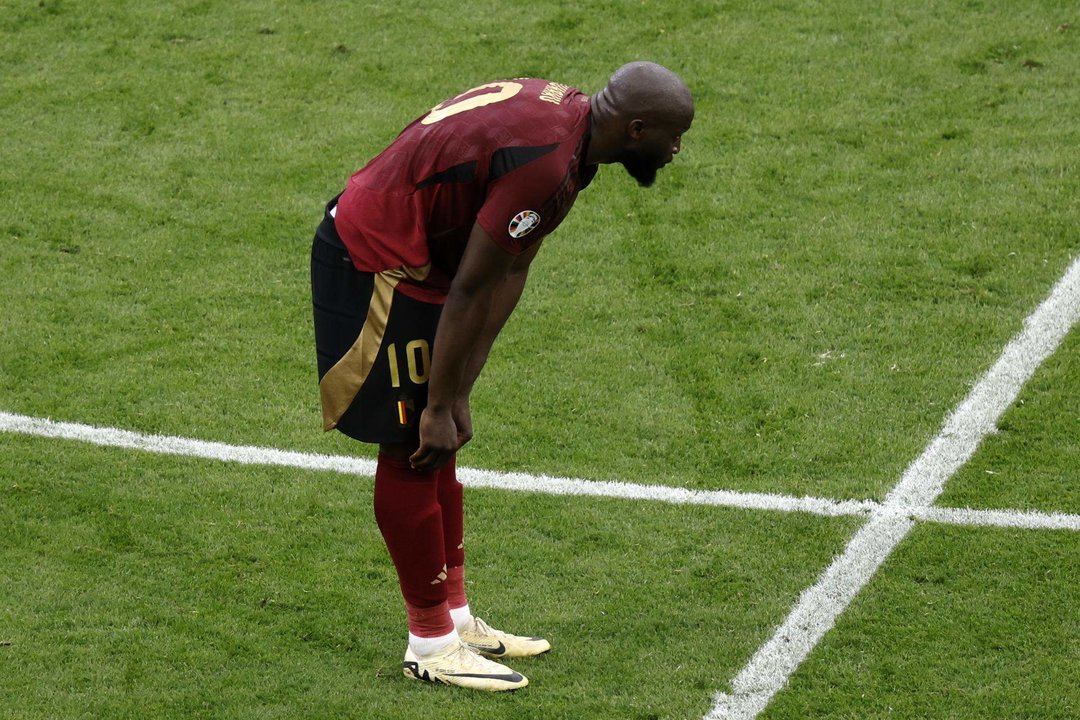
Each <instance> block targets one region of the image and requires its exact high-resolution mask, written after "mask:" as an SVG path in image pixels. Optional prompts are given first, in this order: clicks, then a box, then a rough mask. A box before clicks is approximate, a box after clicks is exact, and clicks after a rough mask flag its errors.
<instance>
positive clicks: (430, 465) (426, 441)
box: [409, 408, 458, 471]
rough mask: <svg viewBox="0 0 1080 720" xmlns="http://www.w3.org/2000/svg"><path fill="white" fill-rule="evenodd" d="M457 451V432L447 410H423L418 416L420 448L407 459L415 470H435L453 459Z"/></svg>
mask: <svg viewBox="0 0 1080 720" xmlns="http://www.w3.org/2000/svg"><path fill="white" fill-rule="evenodd" d="M457 449H458V431H457V425H455V424H454V418H453V415H452V414H451V412H450V411H449V410H447V411H443V412H433V411H432V410H431V408H425V410H424V412H423V413H421V415H420V447H419V448H417V449H416V452H414V453H413V454H412V456H411V457H410V458H409V462H410V463H412V466H413V467H414V468H416V469H417V470H423V471H428V470H435V469H437V468H439V467H441V466H443V465H445V464H446V463H447V462H449V461H450V458H452V457H454V453H455V452H457Z"/></svg>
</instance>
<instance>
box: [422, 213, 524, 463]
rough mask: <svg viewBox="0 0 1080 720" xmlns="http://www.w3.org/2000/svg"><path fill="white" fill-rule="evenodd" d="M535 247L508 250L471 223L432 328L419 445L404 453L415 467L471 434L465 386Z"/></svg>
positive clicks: (444, 455)
mask: <svg viewBox="0 0 1080 720" xmlns="http://www.w3.org/2000/svg"><path fill="white" fill-rule="evenodd" d="M537 249H538V246H534V247H533V248H530V250H529V251H527V252H525V253H523V254H522V255H519V256H514V255H511V254H510V253H508V252H506V251H505V250H503V249H502V248H501V247H499V246H498V245H497V244H496V243H495V241H494V240H493V239H492V238H491V236H490V235H488V233H487V231H485V230H484V229H483V228H482V227H480V225H479V224H477V225H474V226H473V229H472V232H471V233H470V235H469V241H468V244H467V245H466V247H465V254H464V256H463V257H462V259H461V264H460V265H459V266H458V270H457V273H456V274H455V276H454V280H453V282H452V283H451V285H450V293H449V295H448V296H447V298H446V304H445V305H444V306H443V311H442V316H441V318H440V319H439V327H438V330H437V331H436V333H435V351H434V354H433V356H432V359H431V374H430V376H429V379H428V404H427V408H426V409H425V410H424V412H423V414H422V415H421V416H420V447H419V448H418V449H417V450H416V452H415V453H413V454H412V456H411V457H410V458H409V460H410V461H411V462H412V464H413V467H415V468H417V469H418V470H433V469H435V468H437V467H439V466H441V465H443V464H445V463H446V462H447V461H449V460H450V458H451V457H453V455H454V453H455V452H457V449H458V448H459V447H461V445H463V444H464V443H465V442H467V441H468V440H469V438H471V437H472V427H471V425H472V422H471V420H470V418H469V410H468V394H469V391H470V390H471V388H472V384H473V382H474V381H475V380H476V378H477V376H478V375H479V374H480V370H481V368H482V367H483V365H484V362H485V361H486V360H487V355H488V352H489V350H490V349H491V344H492V343H493V342H494V340H495V336H496V335H498V333H499V331H500V330H501V329H502V326H503V324H504V323H505V322H506V319H507V318H508V317H509V316H510V313H511V312H512V311H513V309H514V307H515V306H516V304H517V300H518V298H519V297H520V296H521V290H522V288H523V287H524V285H525V278H526V276H527V272H528V266H529V263H530V262H532V258H533V257H535V255H536V250H537ZM459 424H460V426H461V427H459Z"/></svg>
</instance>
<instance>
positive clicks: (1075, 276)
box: [705, 258, 1080, 720]
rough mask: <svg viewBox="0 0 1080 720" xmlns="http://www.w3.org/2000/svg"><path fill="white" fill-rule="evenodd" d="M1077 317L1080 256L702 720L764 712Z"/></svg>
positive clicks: (743, 718) (733, 719) (741, 718)
mask: <svg viewBox="0 0 1080 720" xmlns="http://www.w3.org/2000/svg"><path fill="white" fill-rule="evenodd" d="M1078 319H1080V258H1077V259H1076V260H1074V261H1073V263H1072V264H1071V265H1070V266H1069V268H1068V270H1066V272H1065V274H1064V276H1063V277H1062V278H1061V280H1059V281H1058V283H1057V284H1056V285H1055V286H1054V288H1053V289H1052V290H1051V291H1050V295H1049V297H1047V298H1046V300H1044V301H1043V302H1042V304H1040V305H1039V307H1037V308H1036V309H1035V311H1034V312H1033V313H1032V314H1031V315H1030V316H1028V318H1027V319H1026V320H1025V321H1024V327H1023V329H1022V330H1021V331H1020V333H1019V334H1018V335H1017V336H1016V337H1015V338H1013V339H1012V340H1011V341H1010V342H1009V344H1008V345H1006V346H1005V350H1004V351H1003V352H1002V354H1001V357H1000V358H998V361H997V362H996V363H995V364H994V366H993V367H991V368H990V370H989V371H987V373H986V374H985V375H983V377H982V378H981V379H980V380H979V381H978V382H977V383H976V384H975V386H974V387H973V388H972V390H971V392H970V393H969V394H968V396H967V398H965V399H964V401H963V402H961V403H960V405H959V406H958V407H957V409H956V410H955V411H954V412H953V413H952V415H950V416H949V417H948V418H947V419H946V421H945V424H944V426H943V427H942V429H941V431H940V432H939V433H938V435H937V437H936V438H934V440H933V441H932V442H931V443H930V445H929V446H927V448H926V449H925V450H924V451H923V453H922V455H920V456H919V457H918V458H917V459H916V460H915V461H914V462H913V463H912V464H911V465H910V466H909V467H908V469H907V471H906V472H905V473H904V475H903V477H902V478H901V479H900V482H899V483H898V484H897V485H896V487H895V488H893V490H892V492H890V493H889V495H888V497H886V499H885V503H884V504H883V505H882V506H880V507H879V508H878V509H875V510H873V511H872V512H871V515H870V519H869V520H868V521H867V522H866V524H865V525H864V526H863V527H862V528H861V529H860V530H859V531H858V532H857V533H855V535H854V537H852V539H851V541H850V542H849V543H848V545H847V547H846V548H845V549H844V551H843V553H841V554H840V555H839V556H837V557H836V558H835V559H834V560H833V562H832V563H831V564H830V565H829V567H828V568H826V569H825V572H823V573H822V574H821V576H820V577H819V578H818V581H817V582H816V583H815V584H814V585H813V586H812V587H810V588H808V589H807V590H806V591H804V592H803V593H802V595H801V596H800V597H799V600H798V602H796V603H795V606H794V607H793V608H792V610H791V613H790V614H789V615H788V617H787V619H786V620H785V621H784V622H783V624H781V625H780V627H778V628H777V629H776V632H775V633H774V634H773V636H772V637H771V638H770V639H769V640H768V641H766V643H765V644H764V645H762V646H761V648H759V649H758V651H757V652H756V653H755V654H754V656H753V657H752V658H751V659H750V662H749V663H748V664H747V665H746V667H744V668H743V669H742V671H741V672H740V673H739V674H738V675H736V676H735V678H734V679H733V680H732V681H731V688H732V692H731V694H726V693H723V692H720V693H717V694H716V696H715V698H714V703H713V707H712V710H711V711H710V712H709V713H708V715H706V716H705V718H706V720H721V719H722V718H723V719H725V720H750V719H751V718H755V717H757V715H758V714H759V713H760V712H761V711H762V710H764V709H765V707H766V706H767V705H768V704H769V702H770V701H771V700H772V698H773V697H774V696H775V695H776V693H777V692H779V691H780V690H781V689H782V688H783V687H784V686H785V685H787V682H788V679H789V678H790V677H791V675H792V673H794V672H795V670H796V668H798V666H799V665H800V664H801V663H802V661H803V660H805V659H806V657H807V656H808V655H809V654H810V652H811V651H812V650H813V648H814V646H815V645H817V643H818V641H819V640H821V638H822V637H824V635H825V633H827V632H828V631H829V630H830V629H831V628H832V627H833V625H835V623H836V619H837V618H838V617H839V616H840V614H841V613H843V612H844V610H846V609H847V607H848V605H850V603H851V601H852V600H853V599H854V598H855V596H856V595H857V594H858V593H859V591H860V590H861V589H862V588H863V587H864V586H865V585H866V584H867V583H868V582H869V581H870V578H871V577H873V575H874V573H875V572H877V569H878V568H879V567H880V566H881V564H882V563H883V562H884V561H885V559H886V558H888V556H889V555H890V554H891V553H892V551H893V550H894V549H896V546H897V545H899V544H900V541H901V540H903V539H904V537H906V536H907V534H908V532H909V531H910V530H911V528H912V526H913V525H914V521H913V519H912V517H911V516H912V515H913V514H918V513H920V512H922V513H926V514H931V515H932V514H933V513H932V512H931V511H930V506H931V505H932V504H933V502H934V501H935V500H936V499H937V497H938V496H939V495H940V494H941V491H942V490H943V489H944V487H945V482H946V481H947V480H948V479H949V478H950V477H951V476H952V475H953V474H954V473H955V472H956V471H957V470H958V469H959V468H960V467H961V466H962V465H963V464H964V463H965V462H967V461H968V459H969V458H970V457H971V456H972V454H974V452H975V450H976V449H977V448H978V446H979V444H980V443H981V442H982V440H983V438H984V437H985V436H986V435H987V434H989V433H991V432H993V431H994V430H995V428H996V426H997V421H998V419H999V418H1000V417H1001V414H1002V413H1004V412H1005V410H1006V409H1007V408H1008V407H1009V406H1010V405H1012V403H1013V402H1014V401H1015V400H1016V396H1017V395H1018V394H1019V392H1020V388H1021V387H1023V385H1024V383H1026V382H1027V381H1028V379H1030V378H1031V376H1032V375H1033V374H1034V373H1035V370H1036V369H1037V368H1038V367H1039V366H1040V365H1041V364H1042V363H1043V361H1045V360H1046V358H1048V357H1049V356H1050V355H1051V354H1052V353H1053V352H1054V350H1056V349H1057V347H1058V345H1060V344H1061V341H1062V340H1063V339H1064V338H1065V335H1066V334H1068V332H1069V330H1070V328H1072V326H1073V325H1075V324H1076V322H1077V320H1078ZM940 517H946V514H945V513H942V514H941V515H940ZM935 519H938V518H935Z"/></svg>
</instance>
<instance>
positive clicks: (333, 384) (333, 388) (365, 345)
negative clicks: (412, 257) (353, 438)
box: [319, 265, 431, 430]
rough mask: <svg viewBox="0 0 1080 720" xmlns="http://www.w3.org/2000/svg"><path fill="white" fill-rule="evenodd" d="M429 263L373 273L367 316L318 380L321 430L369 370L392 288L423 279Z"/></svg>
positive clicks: (338, 413)
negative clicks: (406, 280)
mask: <svg viewBox="0 0 1080 720" xmlns="http://www.w3.org/2000/svg"><path fill="white" fill-rule="evenodd" d="M430 269H431V266H430V265H425V266H424V267H422V268H394V269H392V270H384V271H382V272H380V273H376V274H375V285H374V289H373V290H372V293H371V302H370V303H368V312H367V318H365V320H364V326H363V327H362V328H361V329H360V336H359V337H358V338H356V342H354V343H353V345H352V347H351V348H349V349H348V351H347V352H346V353H345V354H344V355H343V356H342V357H341V359H340V360H338V361H337V363H336V364H335V365H334V366H333V367H332V368H330V369H329V370H327V371H326V374H325V375H323V378H322V380H320V381H319V397H320V398H321V399H322V409H323V430H333V429H334V428H335V427H337V424H338V421H339V420H341V416H342V415H344V414H345V411H346V410H348V409H349V406H350V405H352V401H353V400H354V399H355V398H356V394H357V393H358V392H360V388H361V386H363V384H364V381H365V380H367V377H368V375H369V374H370V373H371V368H372V367H373V366H374V365H375V359H376V358H377V357H378V355H379V348H381V347H382V341H383V336H384V335H385V334H386V323H387V321H388V320H389V318H390V305H391V303H392V302H393V299H394V288H396V287H397V285H398V283H399V282H401V281H402V280H404V279H405V278H412V279H413V280H423V279H424V278H425V277H427V274H428V272H429V271H430Z"/></svg>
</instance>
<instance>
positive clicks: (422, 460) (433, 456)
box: [409, 446, 449, 471]
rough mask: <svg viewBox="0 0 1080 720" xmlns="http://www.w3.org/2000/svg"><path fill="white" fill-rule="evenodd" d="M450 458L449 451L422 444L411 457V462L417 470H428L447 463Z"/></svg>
mask: <svg viewBox="0 0 1080 720" xmlns="http://www.w3.org/2000/svg"><path fill="white" fill-rule="evenodd" d="M448 459H449V457H448V454H447V453H444V452H441V451H439V450H436V449H434V448H428V447H424V446H421V447H420V449H419V450H417V451H416V452H415V453H414V454H413V456H412V457H410V458H409V462H410V463H411V464H412V466H413V467H414V468H416V469H417V470H424V471H427V470H435V469H437V468H438V467H439V466H440V465H443V464H445V463H446V461H447V460H448Z"/></svg>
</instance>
